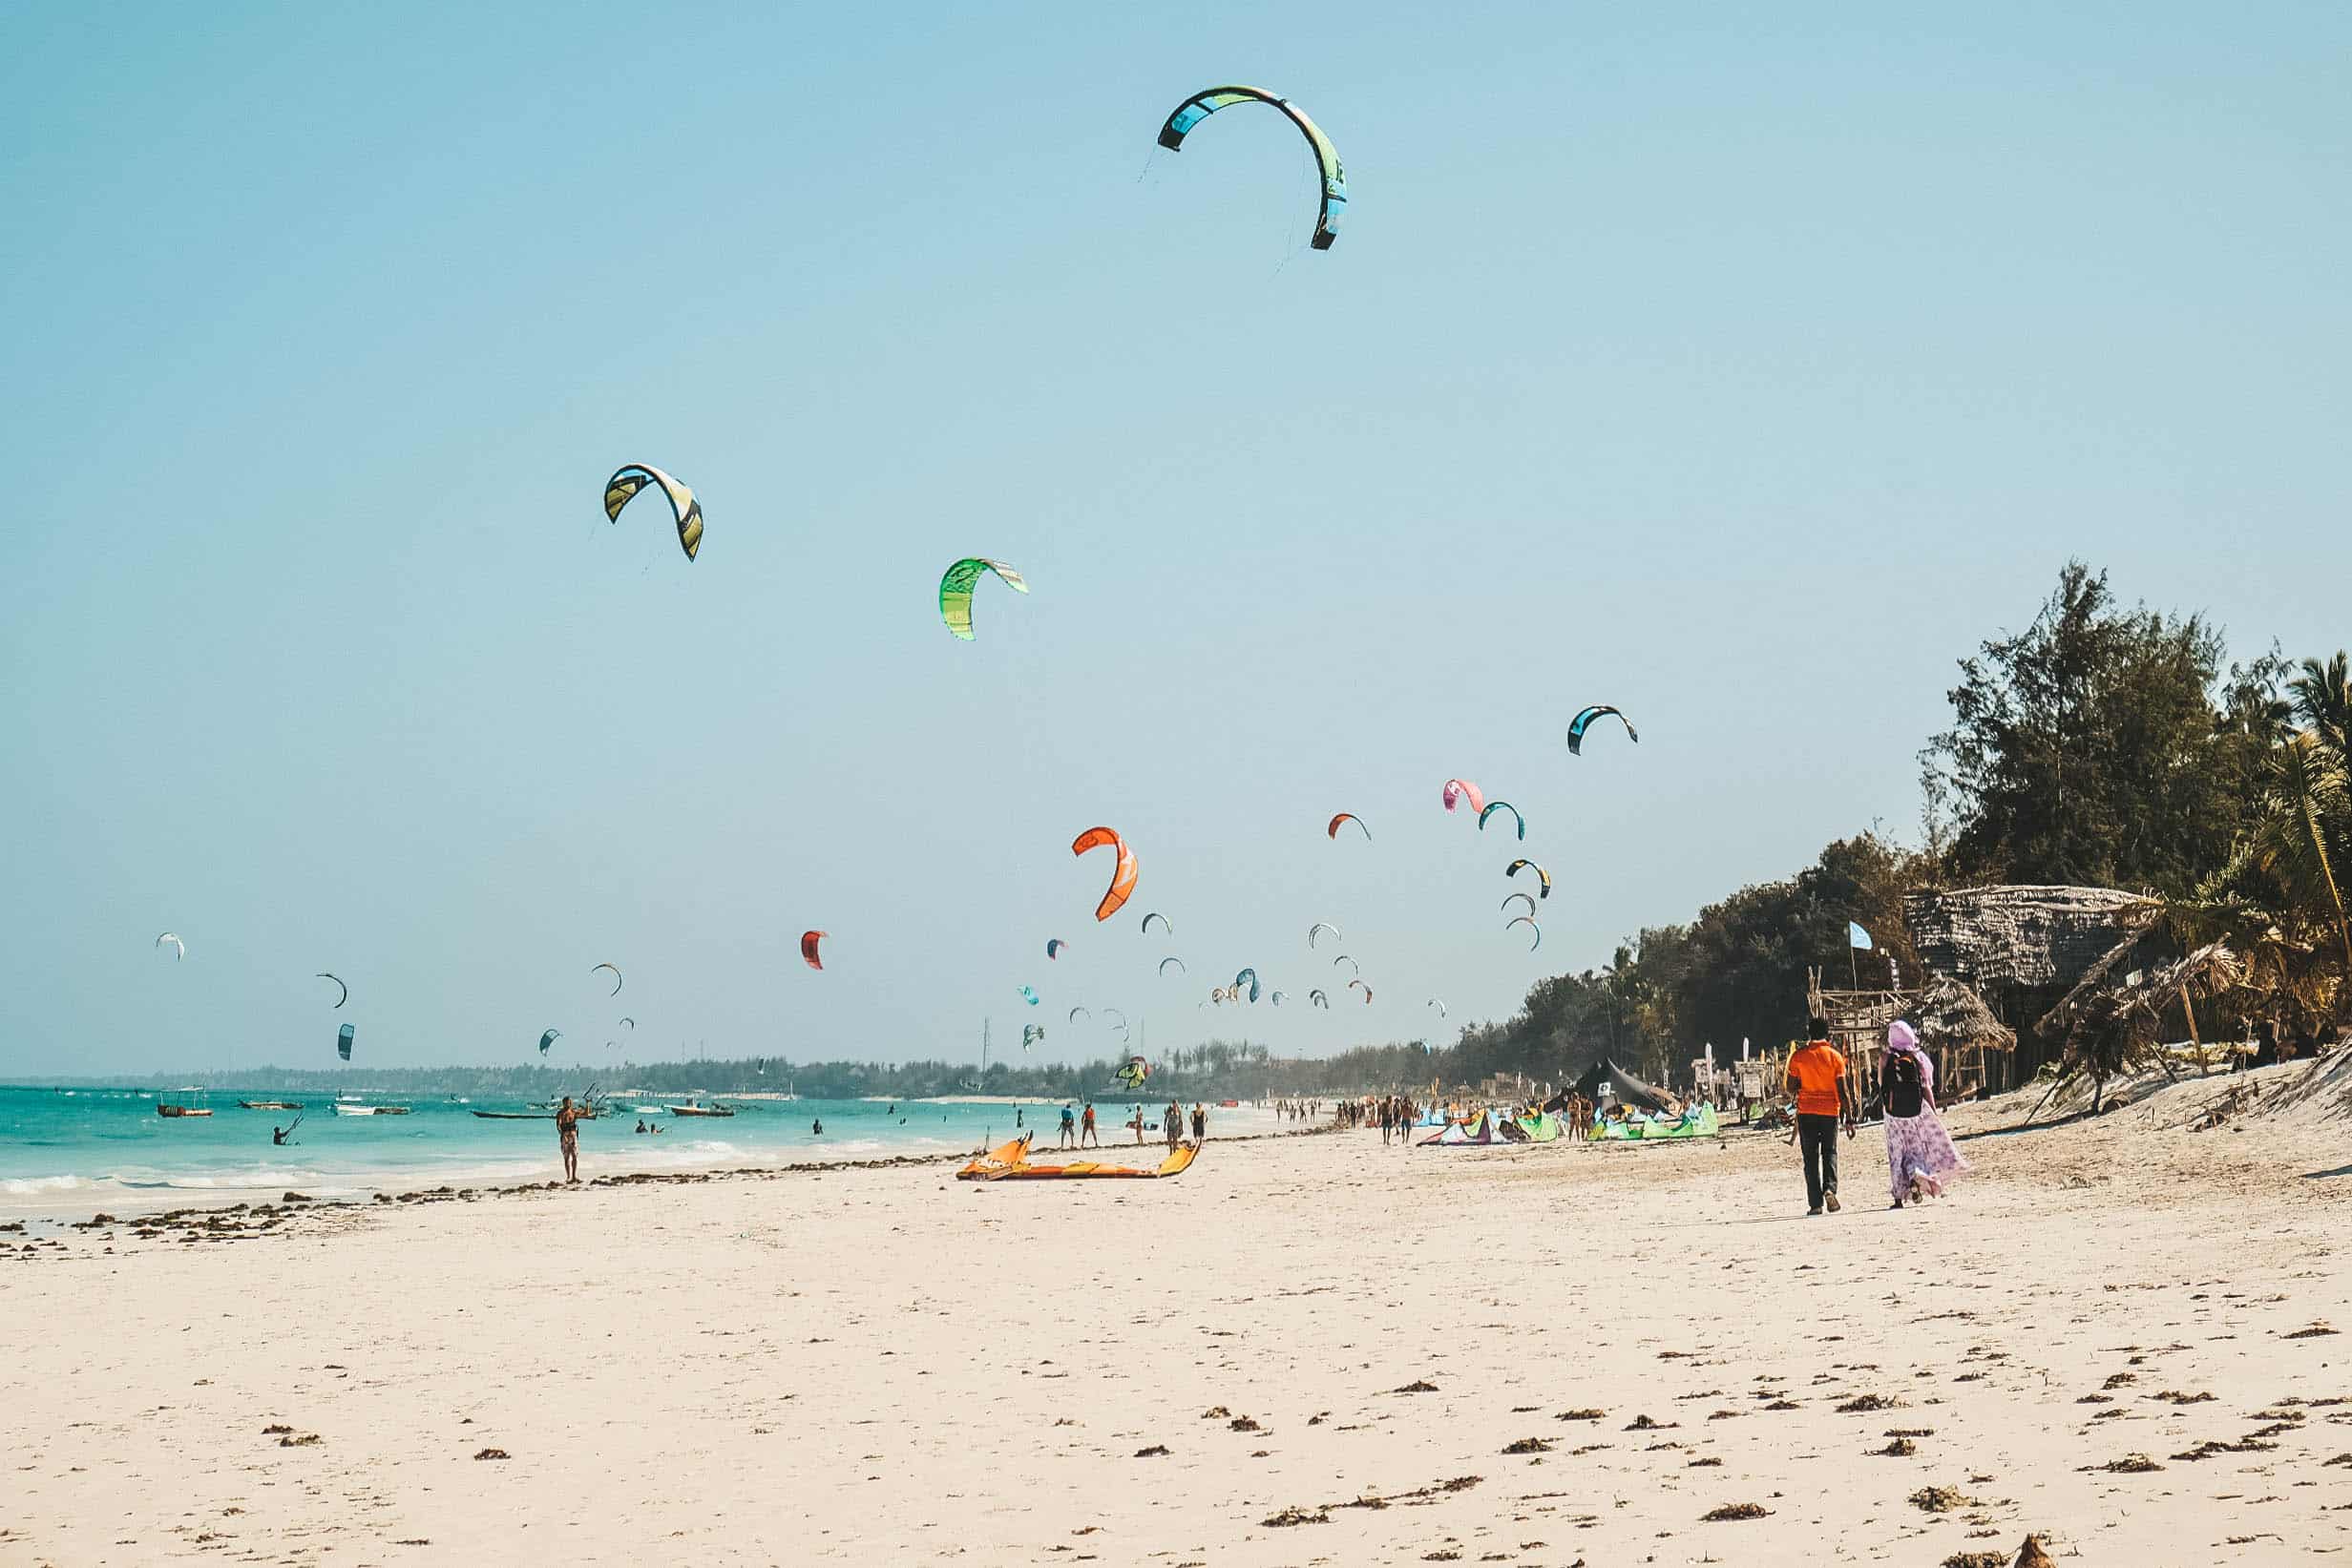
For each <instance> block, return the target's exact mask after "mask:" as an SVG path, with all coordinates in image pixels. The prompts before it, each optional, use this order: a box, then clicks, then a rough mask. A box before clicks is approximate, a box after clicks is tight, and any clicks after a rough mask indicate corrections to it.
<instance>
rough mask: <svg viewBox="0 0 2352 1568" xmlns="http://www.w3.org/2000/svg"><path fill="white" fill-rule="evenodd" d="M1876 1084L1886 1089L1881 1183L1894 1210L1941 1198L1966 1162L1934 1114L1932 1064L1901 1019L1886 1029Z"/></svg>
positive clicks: (1917, 1040) (1934, 1081)
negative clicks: (1891, 1198)
mask: <svg viewBox="0 0 2352 1568" xmlns="http://www.w3.org/2000/svg"><path fill="white" fill-rule="evenodd" d="M1879 1081H1880V1083H1881V1084H1883V1085H1885V1087H1886V1182H1887V1187H1888V1190H1889V1191H1890V1192H1891V1193H1892V1194H1893V1195H1894V1199H1895V1202H1894V1205H1893V1206H1894V1207H1896V1208H1901V1207H1902V1205H1903V1201H1904V1200H1905V1199H1908V1200H1910V1201H1911V1202H1914V1203H1923V1202H1926V1201H1927V1200H1928V1199H1930V1198H1941V1197H1943V1186H1944V1183H1945V1182H1946V1181H1949V1180H1950V1179H1951V1178H1953V1177H1955V1176H1959V1175H1962V1174H1964V1172H1966V1170H1967V1169H1968V1161H1967V1160H1965V1159H1964V1158H1963V1157H1962V1155H1961V1152H1960V1150H1959V1148H1958V1147H1957V1146H1955V1145H1954V1144H1953V1142H1952V1135H1951V1134H1950V1133H1949V1132H1947V1131H1945V1130H1944V1126H1943V1117H1941V1116H1939V1115H1937V1114H1936V1064H1935V1063H1934V1062H1933V1061H1931V1060H1929V1059H1928V1056H1927V1053H1926V1052H1924V1051H1922V1050H1921V1049H1920V1037H1919V1035H1918V1034H1917V1033H1915V1032H1914V1031H1913V1030H1912V1028H1911V1026H1910V1025H1909V1024H1907V1023H1904V1022H1903V1021H1902V1020H1901V1018H1898V1019H1896V1020H1895V1021H1894V1022H1893V1023H1891V1024H1889V1025H1887V1028H1886V1056H1885V1057H1884V1058H1883V1059H1882V1060H1881V1061H1880V1064H1879Z"/></svg>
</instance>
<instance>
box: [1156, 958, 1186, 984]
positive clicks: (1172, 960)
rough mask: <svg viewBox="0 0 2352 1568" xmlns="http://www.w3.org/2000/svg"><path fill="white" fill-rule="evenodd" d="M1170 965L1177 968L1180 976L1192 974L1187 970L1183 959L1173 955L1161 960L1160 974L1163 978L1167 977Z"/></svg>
mask: <svg viewBox="0 0 2352 1568" xmlns="http://www.w3.org/2000/svg"><path fill="white" fill-rule="evenodd" d="M1170 964H1173V965H1175V966H1176V972H1177V973H1179V974H1189V973H1191V971H1190V970H1188V969H1187V968H1185V961H1184V960H1183V959H1181V958H1178V957H1176V956H1175V955H1174V954H1172V953H1171V954H1170V955H1169V956H1167V957H1166V958H1163V959H1161V960H1160V973H1161V976H1162V977H1163V978H1165V977H1166V974H1167V967H1168V965H1170Z"/></svg>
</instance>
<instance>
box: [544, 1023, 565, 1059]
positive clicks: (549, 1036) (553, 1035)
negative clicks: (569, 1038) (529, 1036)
mask: <svg viewBox="0 0 2352 1568" xmlns="http://www.w3.org/2000/svg"><path fill="white" fill-rule="evenodd" d="M561 1038H563V1031H562V1030H560V1029H551V1030H549V1031H548V1032H547V1033H546V1034H544V1035H540V1036H539V1055H540V1056H546V1055H547V1048H548V1047H549V1046H551V1045H553V1044H555V1043H556V1042H557V1040H559V1039H561Z"/></svg>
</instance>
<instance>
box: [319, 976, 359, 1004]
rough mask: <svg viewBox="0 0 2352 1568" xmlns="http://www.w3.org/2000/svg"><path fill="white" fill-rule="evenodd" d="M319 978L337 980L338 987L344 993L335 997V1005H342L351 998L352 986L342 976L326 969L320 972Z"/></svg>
mask: <svg viewBox="0 0 2352 1568" xmlns="http://www.w3.org/2000/svg"><path fill="white" fill-rule="evenodd" d="M317 978H319V979H321V980H332V981H334V982H335V985H336V987H337V989H339V990H340V991H342V993H343V994H342V995H340V996H338V997H336V998H335V1005H336V1006H337V1007H341V1006H342V1005H343V1004H344V1003H346V1002H347V1001H349V1000H350V999H351V988H350V987H349V986H347V985H345V984H344V983H343V980H342V977H341V976H339V975H333V974H329V973H327V972H326V971H325V970H321V971H319V972H318V975H317Z"/></svg>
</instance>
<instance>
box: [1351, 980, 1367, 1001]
mask: <svg viewBox="0 0 2352 1568" xmlns="http://www.w3.org/2000/svg"><path fill="white" fill-rule="evenodd" d="M1348 989H1349V990H1350V991H1361V992H1363V993H1364V1005H1365V1006H1366V1007H1370V1006H1371V1005H1372V988H1371V987H1370V986H1368V985H1365V984H1364V982H1363V981H1361V980H1350V981H1349V982H1348Z"/></svg>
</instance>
